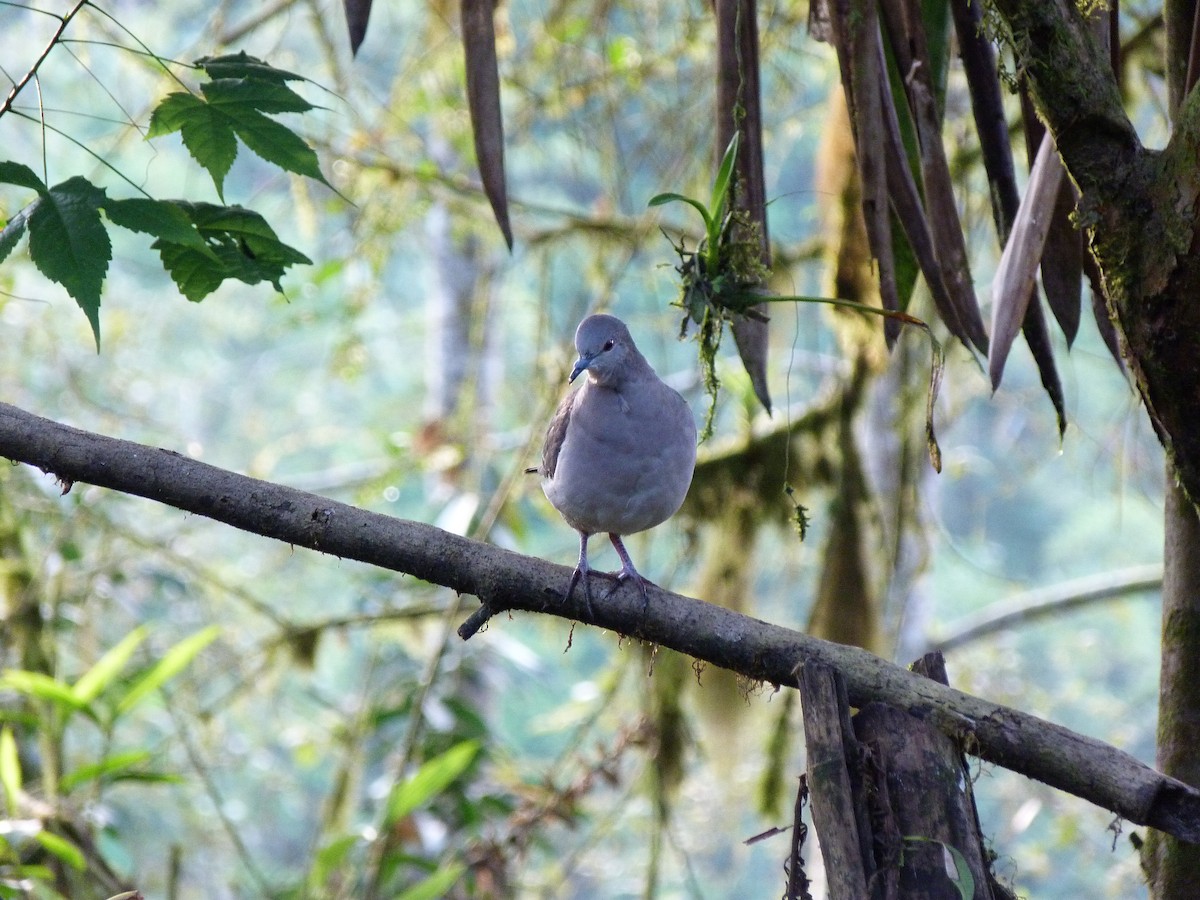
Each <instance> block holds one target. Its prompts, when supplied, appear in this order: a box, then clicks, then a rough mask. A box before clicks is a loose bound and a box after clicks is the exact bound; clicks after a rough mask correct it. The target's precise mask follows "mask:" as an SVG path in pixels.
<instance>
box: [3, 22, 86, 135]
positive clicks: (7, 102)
mask: <svg viewBox="0 0 1200 900" xmlns="http://www.w3.org/2000/svg"><path fill="white" fill-rule="evenodd" d="M90 2H91V0H79V2H77V3H76V4H75V5H74V6H72V7H71V9H70V11H69V12H68V13H67V14H66V15H65V16H62V17H61V18H60V19H59V20H58V28H57V29H56V30H55V32H54V35H53V36H52V37H51V38H50V42H49V43H48V44H46V47H45V49H44V50H42V54H41V56H39V57H38V58H37V59H36V60H35V61H34V63H33V66H32V67H31V68H30V69H29V71H28V72H26V73H25V75H24V77H22V78H21V80H20V81H18V82H17V83H16V84H14V85H13V86H12V90H11V91H9V92H8V96H7V97H5V98H4V103H2V104H0V116H3V115H4V114H5V113H6V112H8V111H9V110H10V109H12V105H13V102H14V101H15V100H16V99H17V95H18V94H20V93H21V91H23V90H24V89H25V86H26V85H27V84H29V82H30V81H32V80H33V78H34V77H35V76H36V75H37V71H38V69H39V68H41V65H42V63H44V62H45V61H46V57H47V56H49V55H50V51H51V50H53V49H54V45H55V44H57V43H58V42H59V40H60V39H61V38H62V35H63V32H64V31H66V30H67V26H68V25H70V24H71V20H72V19H73V18H75V14H76V13H77V12H79V11H80V10H81V9H83V8H84V7H85V6H87V5H89V4H90Z"/></svg>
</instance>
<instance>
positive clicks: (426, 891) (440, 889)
mask: <svg viewBox="0 0 1200 900" xmlns="http://www.w3.org/2000/svg"><path fill="white" fill-rule="evenodd" d="M466 871H467V867H466V866H464V865H463V864H462V863H451V864H449V865H447V866H443V867H442V868H440V869H438V870H437V871H436V872H434V873H433V874H432V875H430V876H429V877H428V878H426V879H425V880H424V881H421V882H418V883H417V884H414V885H413V886H412V887H410V888H406V889H405V890H404V891H402V892H401V893H399V894H397V895H396V900H437V898H439V897H445V896H446V895H447V893H448V892H449V890H450V888H452V887H454V885H456V884H457V883H458V881H459V879H460V878H462V877H463V873H465V872H466Z"/></svg>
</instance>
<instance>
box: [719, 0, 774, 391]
mask: <svg viewBox="0 0 1200 900" xmlns="http://www.w3.org/2000/svg"><path fill="white" fill-rule="evenodd" d="M755 5H756V4H755V0H717V2H716V12H717V150H716V152H717V158H718V160H719V159H720V157H721V155H722V154H723V153H724V151H725V148H726V147H727V146H728V145H729V141H730V140H731V139H732V137H733V132H734V129H735V128H736V129H738V130H739V131H740V132H741V140H740V142H739V145H738V156H737V179H736V181H735V182H734V193H733V194H732V195H731V197H730V208H731V209H732V208H734V207H737V208H738V209H744V210H746V211H747V212H748V213H749V214H750V217H751V220H752V221H754V222H755V223H756V224H757V225H758V229H759V238H760V242H761V243H760V256H761V259H762V263H763V265H764V266H765V267H766V268H768V269H769V268H770V266H771V252H770V241H769V239H768V237H767V200H766V196H767V189H766V181H765V179H764V177H763V145H762V103H761V99H760V90H759V54H758V26H757V19H756V10H755ZM715 212H716V211H715V210H714V214H715ZM768 337H769V335H768V326H767V319H766V316H765V314H764V308H763V307H762V306H761V305H759V306H754V307H751V308H750V309H748V310H746V313H745V315H744V316H739V317H737V318H735V319H734V322H733V339H734V343H735V344H736V345H737V348H738V355H739V356H740V357H741V359H742V365H744V366H745V367H746V374H748V375H749V376H750V384H751V386H752V387H753V388H754V395H755V396H756V397H758V400H759V402H760V403H761V404H762V405H763V408H764V409H766V411H767V412H768V413H769V412H770V411H771V393H770V391H769V389H768V387H767V345H768Z"/></svg>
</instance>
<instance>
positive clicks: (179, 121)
mask: <svg viewBox="0 0 1200 900" xmlns="http://www.w3.org/2000/svg"><path fill="white" fill-rule="evenodd" d="M175 131H178V132H179V133H180V135H181V136H182V137H183V145H184V146H185V147H187V150H188V153H190V154H191V155H192V159H194V160H196V162H198V163H199V164H200V165H201V166H203V167H204V168H205V169H206V170H207V171H208V174H209V176H210V177H211V178H212V180H213V185H214V186H215V187H216V189H217V196H218V197H220V198H221V199H224V198H225V176H226V175H228V174H229V170H230V168H232V167H233V161H234V159H235V158H237V139H236V138H235V137H234V134H233V128H232V127H231V125H230V123H229V121H228V118H227V117H226V116H225V115H224V114H223V113H222V112H221V111H220V110H218V109H215V108H213V107H212V106H211V105H210V104H208V103H205V102H204V101H203V100H201V99H200V98H199V97H197V96H195V95H194V94H189V93H186V92H183V91H177V92H176V93H174V94H168V95H167V96H166V97H164V98H163V101H162V102H161V103H160V104H158V106H157V107H156V108H155V110H154V112H153V113H151V114H150V128H149V131H148V132H147V135H146V136H147V137H158V136H159V135H163V134H170V133H172V132H175Z"/></svg>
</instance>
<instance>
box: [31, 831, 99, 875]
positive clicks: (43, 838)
mask: <svg viewBox="0 0 1200 900" xmlns="http://www.w3.org/2000/svg"><path fill="white" fill-rule="evenodd" d="M33 839H34V840H35V841H37V842H38V843H39V844H41V845H42V847H44V848H45V849H46V851H47V852H48V853H50V854H51V855H52V856H56V857H58V859H60V860H62V861H63V862H64V863H66V864H67V865H68V866H70V867H71V868H72V869H74V870H75V871H77V872H82V871H83V870H84V869H86V868H87V861H86V860H85V859H84V857H83V851H82V850H80V849H79V848H78V847H76V846H75V845H74V844H73V843H71V842H70V841H68V840H67V839H66V838H65V837H62V836H61V835H57V834H55V833H54V832H53V831H39V832H38V833H37V834H35V835H34V836H33Z"/></svg>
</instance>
